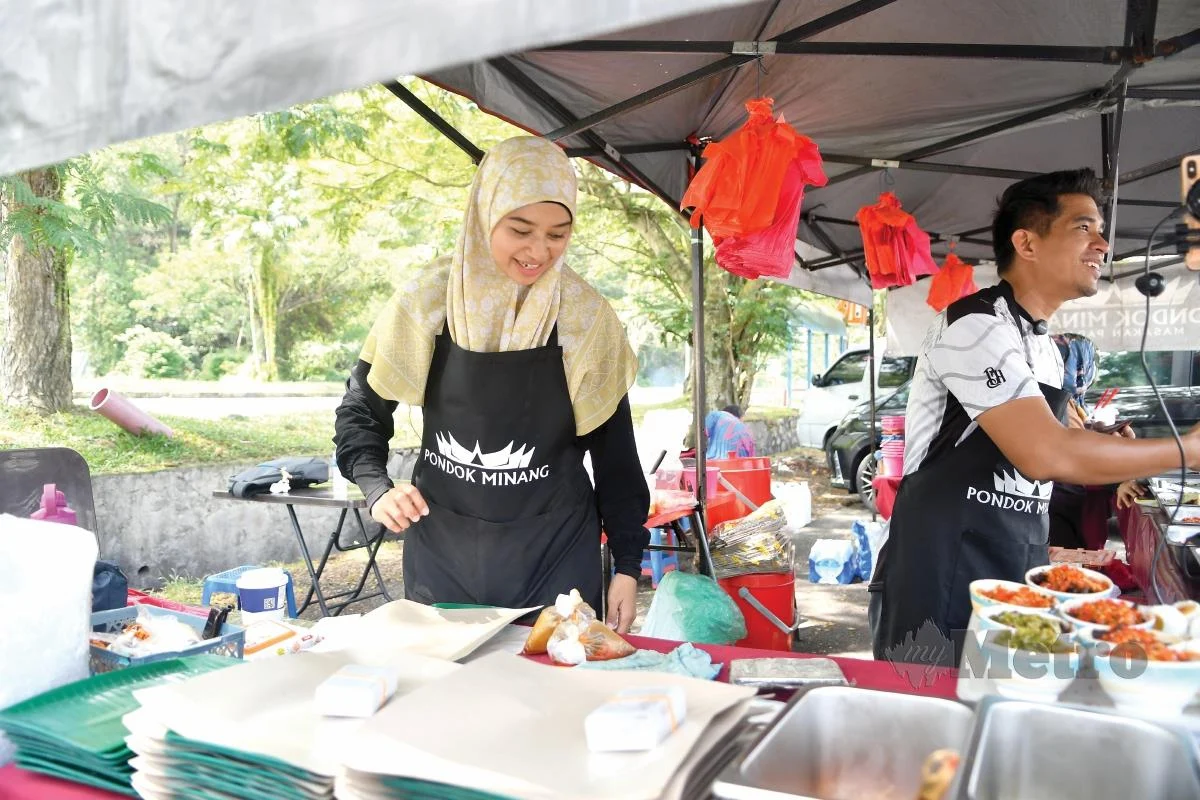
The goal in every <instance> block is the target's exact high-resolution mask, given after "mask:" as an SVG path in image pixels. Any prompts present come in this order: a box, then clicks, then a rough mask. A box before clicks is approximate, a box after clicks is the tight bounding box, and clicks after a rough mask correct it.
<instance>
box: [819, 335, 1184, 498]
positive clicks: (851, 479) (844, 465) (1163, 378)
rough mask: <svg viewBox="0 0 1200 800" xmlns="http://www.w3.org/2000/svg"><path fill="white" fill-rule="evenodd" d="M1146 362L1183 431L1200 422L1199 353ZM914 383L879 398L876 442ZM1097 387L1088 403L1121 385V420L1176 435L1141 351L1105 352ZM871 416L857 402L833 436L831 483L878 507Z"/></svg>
mask: <svg viewBox="0 0 1200 800" xmlns="http://www.w3.org/2000/svg"><path fill="white" fill-rule="evenodd" d="M1146 361H1147V362H1148V364H1149V366H1150V374H1151V375H1152V376H1153V377H1154V381H1155V383H1156V384H1157V385H1158V387H1159V393H1160V394H1161V395H1162V398H1163V402H1164V403H1165V404H1166V406H1167V411H1168V412H1169V413H1170V415H1171V419H1172V421H1174V423H1175V427H1176V428H1178V429H1179V432H1180V433H1183V432H1184V431H1186V430H1188V429H1189V428H1191V427H1192V426H1193V425H1195V424H1196V423H1197V422H1200V352H1197V351H1186V350H1177V351H1163V352H1156V353H1147V354H1146ZM910 385H911V384H910V383H905V384H904V385H903V386H901V387H900V388H898V389H897V390H896V391H895V392H894V393H893V394H891V395H889V396H887V397H886V398H885V399H883V400H877V401H876V402H877V403H878V407H877V409H876V424H875V435H876V441H878V437H879V436H880V433H879V422H878V418H879V417H883V416H903V415H904V411H905V406H907V405H908V389H909V386H910ZM1093 386H1094V388H1093V389H1092V390H1091V391H1089V392H1088V393H1087V397H1086V399H1087V402H1088V405H1089V407H1090V406H1093V405H1095V403H1096V401H1097V400H1099V399H1100V396H1101V395H1102V394H1103V393H1104V389H1105V388H1107V387H1110V386H1114V387H1118V388H1119V391H1118V392H1117V394H1116V396H1115V397H1114V398H1113V400H1112V405H1113V407H1115V408H1116V409H1117V419H1118V420H1129V422H1130V423H1131V424H1132V426H1133V430H1134V432H1135V433H1136V434H1137V435H1138V437H1139V438H1148V437H1161V436H1170V435H1171V429H1170V427H1169V426H1168V424H1167V420H1166V417H1164V416H1163V412H1162V408H1161V407H1160V406H1159V404H1158V400H1157V399H1156V398H1155V396H1154V390H1153V389H1151V388H1150V386H1149V385H1148V384H1147V383H1146V374H1145V372H1144V370H1143V369H1142V363H1141V356H1140V355H1139V354H1138V353H1136V352H1127V353H1102V354H1101V355H1100V363H1099V365H1098V368H1097V372H1096V381H1095V383H1094V384H1093ZM869 419H870V404H869V403H860V404H859V405H857V406H855V407H854V408H853V409H852V410H851V411H850V413H849V414H847V415H846V417H845V418H844V419H843V420H842V422H841V424H840V425H838V427H837V430H835V431H834V432H833V435H831V436H830V437H829V444H828V445H827V446H826V448H825V460H826V463H827V464H828V465H829V473H830V475H832V476H833V477H832V479H831V481H830V482H831V483H832V484H833V485H834V486H840V487H842V488H844V489H846V490H847V491H849V492H857V493H858V496H859V498H860V499H861V500H862V502H863V505H865V506H866V507H867V508H869V509H871V510H874V509H875V502H874V501H875V497H874V495H875V492H874V489H873V488H872V486H871V479H872V478H874V477H875V460H874V459H873V458H867V454H868V452H869V448H868V447H867V441H868V439H869V438H870V432H869V428H868V425H867V421H868V420H869Z"/></svg>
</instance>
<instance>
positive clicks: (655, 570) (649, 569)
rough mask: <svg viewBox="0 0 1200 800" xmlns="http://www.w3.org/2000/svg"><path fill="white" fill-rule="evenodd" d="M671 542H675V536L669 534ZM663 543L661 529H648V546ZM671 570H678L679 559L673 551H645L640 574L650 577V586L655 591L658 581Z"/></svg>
mask: <svg viewBox="0 0 1200 800" xmlns="http://www.w3.org/2000/svg"><path fill="white" fill-rule="evenodd" d="M669 535H670V537H671V541H672V542H674V541H675V535H674V534H673V533H671V534H669ZM662 543H663V529H662V528H651V529H650V544H652V545H661V544H662ZM673 569H679V558H678V556H676V554H675V551H674V550H646V551H645V554H644V555H643V556H642V574H643V575H649V576H650V585H651V586H652V587H653V588H655V589H657V588H658V583H659V581H661V580H662V577H663V575H664V574H666V573H667V572H670V571H671V570H673Z"/></svg>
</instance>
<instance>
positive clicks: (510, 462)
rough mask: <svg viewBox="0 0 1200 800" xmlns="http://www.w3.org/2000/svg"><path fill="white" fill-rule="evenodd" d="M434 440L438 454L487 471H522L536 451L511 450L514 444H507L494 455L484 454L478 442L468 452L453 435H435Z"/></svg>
mask: <svg viewBox="0 0 1200 800" xmlns="http://www.w3.org/2000/svg"><path fill="white" fill-rule="evenodd" d="M434 439H435V440H436V441H437V448H438V452H439V453H441V454H442V455H443V456H445V457H446V458H448V459H450V460H451V461H455V462H457V463H459V464H465V465H466V466H469V467H485V468H487V469H524V468H525V467H528V466H529V462H530V460H531V459H532V458H533V451H534V450H536V449H537V448H536V447H530V448H529V449H528V450H526V449H525V448H526V447H527V445H521V446H520V447H518V448H517V449H516V450H513V444H515V442H509V443H508V444H507V445H506V446H505V447H504V448H502V449H500V450H497V451H495V452H494V453H485V452H483V449H482V448H481V447H480V446H479V441H478V440H476V442H475V447H473V448H471V449H469V450H468V449H467V448H465V447H463V446H462V445H461V444H459V443H458V441H456V440H455V438H454V436H453V434H451V433H449V432H446V433H444V434H443V433H435V434H434Z"/></svg>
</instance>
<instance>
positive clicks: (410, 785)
mask: <svg viewBox="0 0 1200 800" xmlns="http://www.w3.org/2000/svg"><path fill="white" fill-rule="evenodd" d="M338 798H339V800H340V799H341V798H345V799H346V800H368V798H369V799H370V800H510V798H509V797H508V796H506V795H499V794H492V793H491V792H483V791H479V790H477V789H468V788H466V787H463V786H451V785H450V784H447V783H437V782H434V781H425V780H420V779H417V778H402V777H399V776H395V775H376V774H373V773H367V772H358V771H356V770H352V769H347V770H345V771H344V773H343V774H342V776H341V778H340V779H339V782H338Z"/></svg>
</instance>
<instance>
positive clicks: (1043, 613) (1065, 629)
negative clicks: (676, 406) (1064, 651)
mask: <svg viewBox="0 0 1200 800" xmlns="http://www.w3.org/2000/svg"><path fill="white" fill-rule="evenodd" d="M1008 612H1015V613H1017V614H1028V615H1029V616H1032V617H1040V618H1041V619H1045V620H1049V621H1050V622H1053V623H1054V624H1055V625H1056V626H1057V627H1058V631H1059V635H1060V636H1061V637H1063V638H1064V639H1065V640H1066V641H1072V640H1073V639H1074V637H1075V626H1074V625H1073V624H1072V623H1071V622H1070V621H1068V620H1066V619H1063V618H1062V617H1060V616H1058V615H1057V614H1055V613H1054V611H1053V610H1052V609H1045V610H1042V609H1036V608H1024V607H1021V606H1009V605H995V606H988V607H987V608H984V609H981V610H979V611H977V612H975V613H976V616H978V617H979V631H980V633H987V632H988V631H1011V630H1013V628H1012V626H1009V625H1005V624H1004V623H1003V622H1001V621H999V620H998V619H996V617H998V616H1000V615H1001V614H1004V613H1008Z"/></svg>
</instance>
